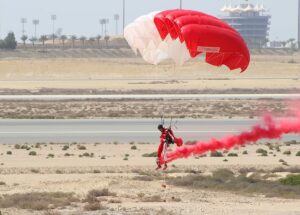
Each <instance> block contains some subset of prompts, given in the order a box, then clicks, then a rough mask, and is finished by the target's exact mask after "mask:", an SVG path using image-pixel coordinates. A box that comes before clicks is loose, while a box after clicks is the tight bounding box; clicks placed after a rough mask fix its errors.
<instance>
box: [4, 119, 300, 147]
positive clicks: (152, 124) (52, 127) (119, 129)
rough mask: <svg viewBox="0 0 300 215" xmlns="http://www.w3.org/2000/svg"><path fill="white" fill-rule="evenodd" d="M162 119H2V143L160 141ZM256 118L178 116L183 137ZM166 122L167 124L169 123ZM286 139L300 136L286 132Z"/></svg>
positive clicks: (230, 129)
mask: <svg viewBox="0 0 300 215" xmlns="http://www.w3.org/2000/svg"><path fill="white" fill-rule="evenodd" d="M159 122H160V120H159V119H153V120H152V119H136V120H134V119H115V120H107V119H105V120H0V143H25V142H28V143H36V142H74V141H76V142H87V143H95V142H114V141H118V142H125V143H126V142H130V141H143V142H150V143H156V142H158V137H159V132H158V131H157V130H156V127H157V125H158V123H159ZM256 122H257V120H226V119H224V120H188V119H186V120H179V121H178V123H177V127H178V129H175V130H176V134H177V135H178V136H182V137H183V138H184V140H208V139H210V138H211V137H222V136H224V135H227V134H231V133H237V132H239V131H242V130H246V129H248V128H249V127H251V125H253V124H255V123H256ZM168 123H169V122H167V123H166V124H168ZM286 138H287V139H291V138H292V139H298V140H299V139H300V137H299V136H287V137H286Z"/></svg>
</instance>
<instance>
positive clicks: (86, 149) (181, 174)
mask: <svg viewBox="0 0 300 215" xmlns="http://www.w3.org/2000/svg"><path fill="white" fill-rule="evenodd" d="M156 147H157V146H156V145H154V144H143V143H131V144H121V143H110V144H109V143H106V144H104V143H103V144H101V143H95V144H80V143H71V144H67V143H64V144H54V143H48V144H46V143H40V144H35V145H29V144H23V145H1V146H0V151H1V155H0V163H1V168H0V172H1V175H0V182H1V185H0V191H1V194H2V198H0V208H2V209H1V212H2V214H26V215H27V214H28V215H29V214H145V215H146V214H149V215H150V214H195V215H196V214H200V213H201V214H221V213H222V214H228V215H229V214H230V215H231V214H259V215H260V214H261V215H265V214H270V215H271V214H272V215H274V214H275V215H276V214H278V215H279V214H287V215H290V214H291V215H292V214H293V215H294V214H300V200H299V199H300V190H299V185H298V186H294V187H292V186H288V185H280V183H279V182H278V180H279V179H282V178H284V177H287V175H289V174H294V175H296V174H299V173H300V165H299V159H300V158H299V157H298V156H296V154H297V152H298V154H297V155H300V154H299V153H300V143H299V142H296V141H292V142H286V143H283V142H280V141H278V143H274V144H263V143H252V144H249V145H247V146H245V147H240V148H235V149H233V150H231V151H230V152H227V151H220V153H221V154H222V156H223V157H214V155H211V154H210V153H208V154H207V155H206V156H203V155H202V156H195V157H190V158H188V159H181V160H177V161H174V162H173V163H172V164H170V165H169V168H168V170H167V171H165V172H163V171H155V170H154V169H155V157H153V156H155V155H152V152H154V151H155V150H156ZM264 150H265V152H263V151H264ZM260 151H262V152H260ZM288 152H291V154H289V153H288ZM236 156H237V157H236ZM228 174H233V175H232V177H233V178H234V179H236V178H239V177H241V176H244V177H246V178H248V180H249V181H251V180H253V181H252V183H254V182H256V184H259V183H263V185H260V186H259V185H256V187H254V188H251V189H250V185H251V183H249V184H246V183H245V184H244V185H243V184H242V185H239V186H234V185H232V184H230V183H229V184H227V182H226V181H225V182H223V185H224V184H226V185H227V186H228V187H226V186H224V187H217V186H211V184H210V183H213V181H214V180H216V178H217V177H221V179H223V180H224V179H226V180H230V179H229V178H228V177H231V176H228ZM209 177H211V178H209ZM197 180H199V183H200V184H199V185H198V184H197ZM232 180H233V179H232ZM236 180H237V179H236ZM201 182H202V183H201ZM239 183H242V181H239ZM269 183H270V184H269ZM247 185H248V186H249V187H248V188H247V187H246V186H247ZM285 186H286V187H285ZM264 187H271V188H267V189H270V190H266V189H264ZM56 192H59V196H60V198H58V197H53V198H50V197H51V196H52V195H55V193H56ZM37 193H38V195H39V197H38V199H36V198H37V197H36V195H37ZM41 193H43V194H41ZM63 194H64V195H65V197H64V195H63ZM56 195H58V194H57V193H56ZM41 196H44V199H43V197H41ZM47 196H48V198H47ZM64 198H65V199H64ZM24 199H27V200H26V201H25V200H24ZM45 199H46V200H45ZM58 199H59V200H60V201H59V200H58ZM11 201H14V206H15V208H10V207H9V205H10V204H11ZM22 201H24V202H25V203H23V204H22ZM96 210H98V211H96Z"/></svg>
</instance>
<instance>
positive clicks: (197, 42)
mask: <svg viewBox="0 0 300 215" xmlns="http://www.w3.org/2000/svg"><path fill="white" fill-rule="evenodd" d="M124 37H125V39H126V40H127V42H128V44H129V46H130V47H131V48H132V49H133V51H134V52H135V53H136V54H138V53H140V54H141V56H142V57H143V59H144V60H145V61H147V62H148V63H151V64H155V65H157V64H159V63H161V62H162V61H165V60H168V59H172V60H173V61H174V62H175V63H176V64H178V65H183V64H184V63H185V62H187V61H188V60H190V59H192V58H196V57H197V56H199V55H200V54H202V53H205V54H206V58H205V61H206V62H207V63H208V64H211V65H214V66H222V65H225V66H227V67H228V68H229V69H230V70H235V69H238V68H240V69H241V71H242V72H243V71H245V70H246V69H247V68H248V66H249V63H250V53H249V49H248V47H247V44H246V43H245V41H244V39H243V38H242V37H241V35H240V34H239V33H238V32H237V31H236V30H235V29H233V28H232V27H231V26H229V25H228V24H227V23H225V22H224V21H222V20H220V19H218V18H216V17H214V16H210V15H207V14H205V13H202V12H199V11H193V10H181V9H175V10H166V11H162V12H152V13H150V14H148V15H144V16H141V17H139V18H137V19H136V20H135V21H134V22H133V23H131V24H129V25H128V26H126V28H125V29H124Z"/></svg>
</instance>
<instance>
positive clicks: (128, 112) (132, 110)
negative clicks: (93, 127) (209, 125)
mask: <svg viewBox="0 0 300 215" xmlns="http://www.w3.org/2000/svg"><path fill="white" fill-rule="evenodd" d="M288 103H289V102H287V101H285V100H214V101H205V100H204V101H201V100H164V101H162V100H96V101H60V102H55V101H2V102H0V118H17V119H22V118H24V119H31V118H45V119H47V118H48V119H53V118H56V119H77V118H84V119H87V118H103V117H109V118H111V117H118V118H120V117H121V118H122V117H123V118H124V117H125V118H130V117H134V118H159V117H161V115H162V114H163V115H164V116H165V117H167V118H168V117H175V118H233V117H245V118H252V117H260V116H261V115H262V114H263V113H267V112H268V113H273V115H274V116H284V115H286V114H288V113H289V111H288V108H289V107H288Z"/></svg>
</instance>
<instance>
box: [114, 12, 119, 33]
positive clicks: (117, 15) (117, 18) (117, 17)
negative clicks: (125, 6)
mask: <svg viewBox="0 0 300 215" xmlns="http://www.w3.org/2000/svg"><path fill="white" fill-rule="evenodd" d="M119 19H120V15H119V14H115V15H114V20H115V21H116V35H118V22H119Z"/></svg>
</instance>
